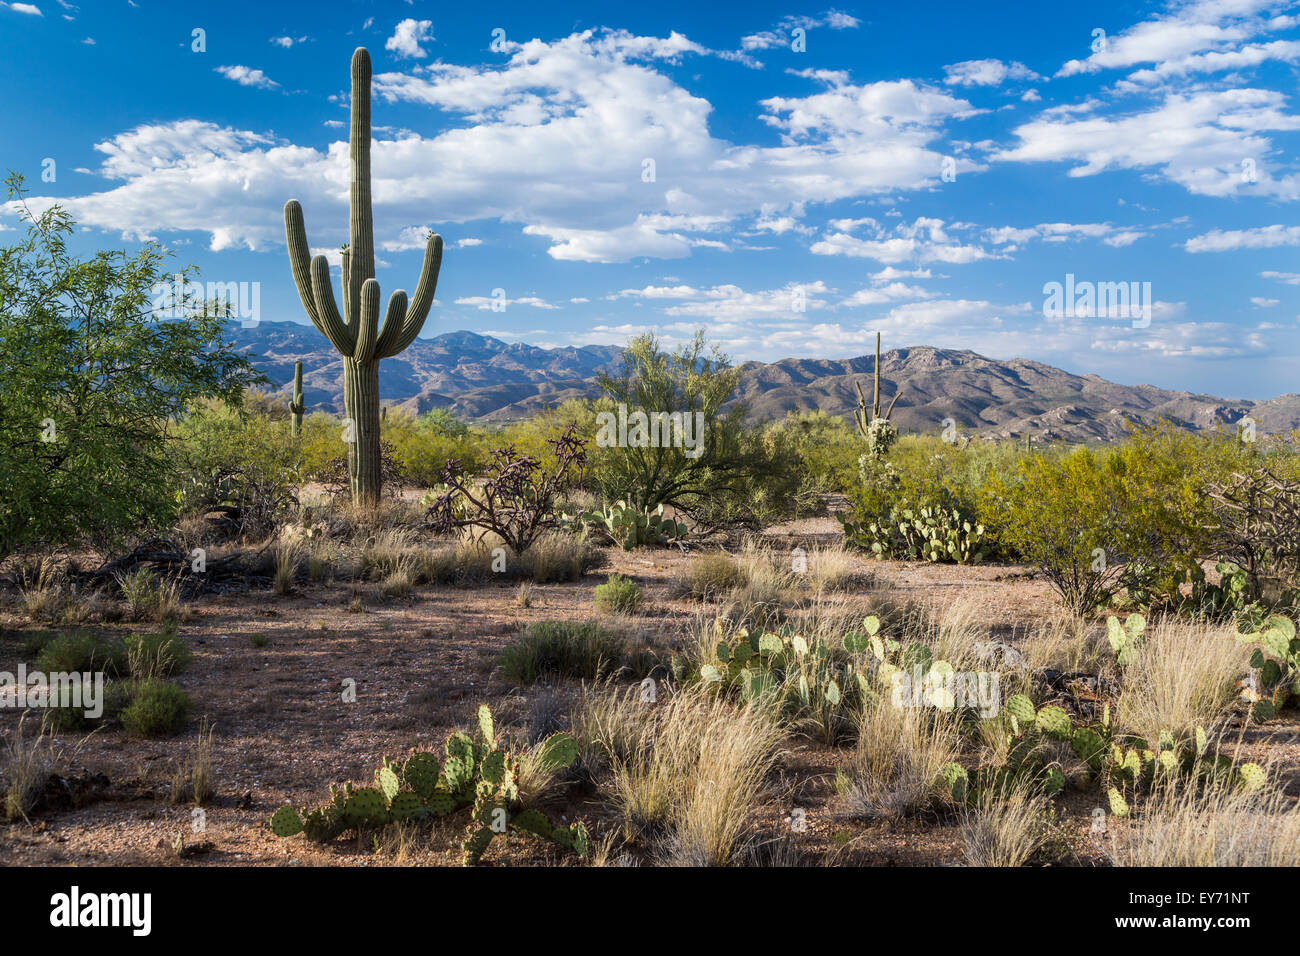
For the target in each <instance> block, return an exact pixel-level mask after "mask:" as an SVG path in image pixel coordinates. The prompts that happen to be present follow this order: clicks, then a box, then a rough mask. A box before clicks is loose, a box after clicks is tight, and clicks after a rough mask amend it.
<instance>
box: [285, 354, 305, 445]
mask: <svg viewBox="0 0 1300 956" xmlns="http://www.w3.org/2000/svg"><path fill="white" fill-rule="evenodd" d="M306 409H307V406H306V404H305V403H304V402H303V397H302V362H294V363H293V401H291V402H290V403H289V414H290V415H291V416H292V417H291V418H290V419H289V431H290V433H291V434H292V435H293V437H294V438H297V437H298V436H299V435H301V434H302V413H303V412H304V411H306Z"/></svg>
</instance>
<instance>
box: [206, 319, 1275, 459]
mask: <svg viewBox="0 0 1300 956" xmlns="http://www.w3.org/2000/svg"><path fill="white" fill-rule="evenodd" d="M231 339H232V341H233V342H234V344H235V346H236V347H237V348H240V349H242V350H245V351H247V352H249V353H251V354H253V355H254V356H255V358H254V362H255V364H256V365H257V367H258V368H259V369H261V371H262V372H263V373H264V374H265V375H266V377H267V378H268V379H269V380H270V382H271V387H272V389H273V390H274V391H276V392H278V393H283V394H285V395H287V394H289V392H291V391H292V379H293V363H294V362H295V361H297V360H301V361H302V363H303V393H304V396H305V399H306V403H307V407H308V408H309V409H313V410H315V409H323V410H327V411H335V412H338V411H341V410H342V406H343V390H342V360H341V359H340V358H339V356H338V354H337V353H336V352H335V351H334V349H333V348H332V347H331V346H330V345H329V343H328V342H326V341H325V338H324V337H323V336H322V335H321V334H320V333H319V332H317V331H316V330H315V329H314V328H313V327H311V326H309V325H301V324H298V323H295V322H261V323H259V324H258V325H256V326H254V327H251V328H240V327H238V326H232V330H231ZM621 353H622V349H621V348H620V347H619V346H608V345H585V346H580V347H579V346H568V347H562V348H541V347H539V346H534V345H526V344H523V343H515V344H513V345H511V344H507V343H506V342H503V341H501V340H500V339H497V338H493V337H492V336H487V335H479V334H478V333H475V332H468V331H460V332H449V333H446V334H443V335H439V336H436V337H433V338H427V339H423V338H422V339H417V340H416V341H415V342H413V343H412V344H411V346H410V347H409V348H408V349H407V350H406V351H404V352H402V353H401V354H399V355H396V356H394V357H393V358H389V359H385V360H384V362H383V365H382V366H381V371H380V376H379V395H380V400H381V401H382V402H383V403H384V404H386V405H395V406H398V407H401V408H405V409H408V410H410V411H413V412H423V411H427V410H429V409H431V408H447V409H449V410H450V411H451V412H452V413H453V414H455V415H456V416H458V417H460V418H462V419H466V420H477V421H483V422H504V421H510V420H514V419H521V418H528V417H530V416H532V415H533V414H535V413H536V412H538V411H539V410H541V409H542V408H545V407H547V406H551V405H555V404H558V403H559V402H562V401H564V400H565V399H568V398H591V397H595V396H596V395H597V394H598V393H599V388H598V387H597V384H596V376H597V374H598V373H599V372H601V371H612V370H614V369H615V368H616V367H617V365H618V361H619V356H620V354H621ZM880 364H881V372H882V374H883V376H884V381H883V383H882V386H881V392H882V395H883V399H882V401H883V403H885V404H888V402H890V401H892V400H893V398H894V396H895V395H897V396H898V401H897V404H896V405H895V407H894V412H893V421H894V423H895V424H896V425H898V427H899V428H900V429H901V430H903V431H931V432H933V431H939V430H940V429H942V428H943V427H944V426H945V425H946V424H947V420H948V419H951V420H952V422H953V423H955V424H956V425H957V426H958V427H960V428H961V429H963V430H974V431H978V432H980V433H982V434H986V435H988V436H990V437H1002V438H1023V437H1027V436H1032V437H1033V438H1035V439H1040V440H1054V439H1060V440H1066V441H1109V440H1113V439H1116V438H1119V437H1122V436H1123V435H1124V433H1125V432H1126V430H1127V427H1128V425H1127V423H1128V422H1155V421H1159V420H1161V419H1167V420H1169V421H1171V422H1174V423H1175V424H1177V425H1180V426H1182V427H1185V428H1190V429H1204V428H1213V427H1215V426H1216V425H1219V426H1227V427H1228V428H1232V427H1233V426H1234V425H1235V424H1236V423H1237V422H1239V421H1241V420H1242V419H1243V418H1246V417H1250V418H1252V419H1254V421H1255V422H1256V428H1257V429H1259V431H1261V432H1262V433H1266V434H1267V433H1270V432H1277V431H1286V430H1289V429H1293V428H1300V395H1294V394H1288V395H1282V396H1279V397H1277V398H1272V399H1268V400H1267V401H1251V400H1247V399H1226V398H1218V397H1216V396H1214V395H1206V394H1201V393H1196V392H1188V391H1179V390H1172V389H1163V388H1156V387H1155V386H1152V385H1119V384H1116V383H1114V382H1109V381H1107V380H1105V379H1103V378H1100V377H1099V376H1096V375H1075V374H1073V373H1071V372H1066V371H1064V370H1062V369H1059V368H1055V367H1053V366H1051V365H1046V364H1044V363H1042V362H1035V361H1032V360H1030V359H1022V358H1017V359H1010V360H1007V361H1000V360H997V359H991V358H987V357H985V356H983V355H979V354H977V353H975V352H971V351H968V350H954V349H940V348H932V347H929V346H911V347H908V348H900V349H892V350H890V351H888V352H885V353H883V354H882V355H881V363H880ZM874 368H875V356H874V355H864V356H861V357H859V358H851V359H782V360H781V361H779V362H770V363H765V362H746V363H744V364H743V365H741V366H739V370H740V387H739V389H738V390H737V394H736V396H735V399H733V401H741V400H744V401H747V402H748V404H749V415H750V418H751V419H752V420H755V421H766V420H771V419H775V418H781V417H783V416H784V415H785V414H786V413H787V412H789V411H794V410H799V411H806V410H814V409H821V410H823V411H825V412H826V413H827V414H831V415H839V416H843V417H845V418H851V417H852V414H853V410H854V408H856V406H857V393H856V391H855V389H854V382H861V384H862V386H863V389H864V391H866V392H867V393H868V395H869V394H870V389H871V376H872V373H873V371H874Z"/></svg>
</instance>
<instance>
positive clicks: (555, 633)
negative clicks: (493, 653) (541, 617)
mask: <svg viewBox="0 0 1300 956" xmlns="http://www.w3.org/2000/svg"><path fill="white" fill-rule="evenodd" d="M626 647H627V644H626V640H625V639H624V637H623V636H622V634H620V633H619V632H618V631H615V630H613V629H611V628H608V627H605V626H603V625H601V624H597V623H594V622H591V621H536V622H534V623H532V624H530V625H528V628H527V630H525V631H524V633H523V634H521V635H520V636H519V637H518V638H516V639H515V640H514V641H512V642H511V643H509V644H507V645H506V646H505V647H504V648H502V650H501V653H500V654H499V655H498V656H497V663H498V664H499V665H500V666H501V670H502V673H503V674H504V675H505V677H506V678H507V679H508V680H511V681H513V682H515V683H517V684H532V683H535V682H536V681H538V680H540V679H541V678H543V677H576V678H579V679H583V680H599V679H601V678H602V677H604V676H605V675H606V674H607V673H609V672H610V671H611V670H613V669H615V668H617V667H619V666H621V664H622V661H623V657H624V655H625V654H626Z"/></svg>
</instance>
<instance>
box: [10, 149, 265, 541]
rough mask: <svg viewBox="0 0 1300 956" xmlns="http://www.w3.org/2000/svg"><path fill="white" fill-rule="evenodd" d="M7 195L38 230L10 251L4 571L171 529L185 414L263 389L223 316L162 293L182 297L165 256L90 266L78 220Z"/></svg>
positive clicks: (184, 284) (99, 258)
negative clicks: (10, 560)
mask: <svg viewBox="0 0 1300 956" xmlns="http://www.w3.org/2000/svg"><path fill="white" fill-rule="evenodd" d="M7 186H8V192H7V198H8V199H9V200H10V207H11V208H14V209H17V210H19V212H20V215H21V217H22V219H23V220H24V221H25V222H26V223H27V229H26V233H25V236H24V237H23V238H22V239H21V240H20V241H18V242H17V243H15V244H14V245H10V246H6V247H3V248H0V448H3V449H4V453H3V456H0V486H2V490H0V559H3V558H4V557H5V556H6V555H8V554H10V553H11V552H15V551H21V550H27V549H33V548H38V547H39V548H46V549H54V548H60V547H63V546H66V545H76V544H80V543H82V542H89V543H91V544H95V545H109V544H112V543H114V542H115V541H117V540H118V539H120V538H122V537H123V536H124V535H127V534H131V533H134V532H138V531H143V530H147V529H149V528H152V527H157V526H158V525H160V524H165V523H166V522H168V521H170V520H171V517H172V511H173V510H174V508H175V500H174V498H173V497H172V495H171V494H170V493H169V485H170V483H171V479H172V476H173V464H174V463H173V457H172V456H171V454H170V453H169V452H170V448H169V444H170V439H171V437H172V436H173V425H174V423H175V421H176V420H177V419H178V418H179V417H180V416H182V415H183V414H184V413H185V411H186V409H187V407H188V406H190V404H191V403H193V402H195V401H196V400H198V399H200V398H203V397H212V398H217V399H223V400H225V401H229V402H232V403H238V402H239V401H240V398H241V395H242V393H243V390H244V389H245V388H246V387H247V386H248V385H251V384H254V383H256V382H259V381H262V378H261V376H259V375H258V374H257V372H256V371H255V370H254V369H253V368H252V366H251V365H250V364H249V362H248V359H247V357H245V356H244V355H242V354H240V353H238V352H236V351H235V350H234V349H233V348H232V347H231V346H230V345H229V343H228V341H227V337H226V336H227V326H226V321H225V318H224V311H225V310H224V309H222V308H221V307H220V306H218V305H214V304H212V303H209V302H206V301H187V302H176V301H172V300H170V298H169V297H170V296H171V293H170V292H168V293H167V294H166V295H164V294H162V293H161V292H160V290H161V289H168V290H170V289H172V288H174V286H173V284H172V281H171V280H172V279H173V278H174V276H172V275H168V274H167V271H166V269H165V268H164V263H165V260H166V258H167V256H168V253H167V252H166V251H165V250H164V249H163V248H162V247H160V246H158V245H157V244H154V243H150V244H148V245H145V246H144V247H143V248H141V249H140V250H139V251H138V252H136V253H135V254H133V255H131V254H128V253H127V252H125V251H105V252H97V253H95V254H94V255H93V256H91V257H90V258H88V259H79V258H77V257H75V256H74V255H73V253H72V252H71V251H70V250H69V249H68V237H69V236H70V235H71V234H72V233H73V230H74V223H73V220H72V217H71V216H69V215H68V213H67V212H66V211H65V210H63V209H62V208H60V207H59V206H57V205H51V206H49V207H48V208H46V209H45V210H44V211H43V212H41V213H40V214H39V215H38V214H35V213H33V212H32V210H31V209H30V208H29V207H28V205H27V204H26V201H25V200H24V199H23V187H22V179H21V178H20V177H18V176H16V175H11V176H10V177H9V179H8V180H7ZM192 274H193V270H192V269H185V270H182V272H181V273H180V279H179V280H178V281H177V282H176V284H175V287H179V288H181V289H188V288H193V285H192V283H191V282H190V278H191V276H192ZM164 299H167V300H168V301H167V303H166V304H163V300H164ZM160 313H170V315H168V314H160Z"/></svg>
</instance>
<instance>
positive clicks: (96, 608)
mask: <svg viewBox="0 0 1300 956" xmlns="http://www.w3.org/2000/svg"><path fill="white" fill-rule="evenodd" d="M15 577H16V579H17V581H18V603H19V606H20V607H21V608H22V610H23V613H24V614H26V615H27V617H29V618H30V619H31V620H33V621H38V622H42V623H47V624H64V625H77V624H86V623H91V622H96V621H101V620H106V619H109V618H113V617H116V616H120V615H115V614H114V608H113V607H112V605H111V604H110V602H109V601H108V600H107V599H106V598H105V597H104V595H103V593H102V592H100V591H99V590H98V589H95V590H91V591H78V590H77V586H76V585H75V584H74V583H72V582H71V581H69V580H68V575H67V569H66V568H65V567H63V566H61V565H60V564H59V563H58V561H57V560H56V559H55V558H54V557H53V556H52V555H46V556H45V557H43V558H41V560H40V561H39V562H37V563H36V564H35V565H28V566H27V567H20V568H19V569H18V571H17V573H16V574H15Z"/></svg>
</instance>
